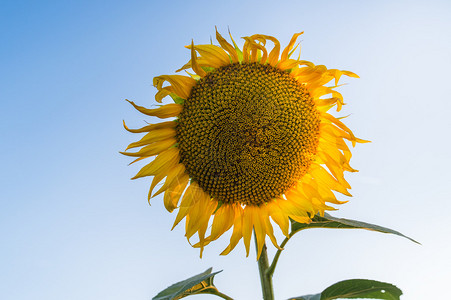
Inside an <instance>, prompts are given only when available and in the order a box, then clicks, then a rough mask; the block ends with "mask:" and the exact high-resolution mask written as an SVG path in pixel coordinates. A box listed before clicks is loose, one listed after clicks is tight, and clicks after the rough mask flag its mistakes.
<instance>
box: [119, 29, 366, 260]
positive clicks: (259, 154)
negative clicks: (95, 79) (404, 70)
mask: <svg viewBox="0 0 451 300" xmlns="http://www.w3.org/2000/svg"><path fill="white" fill-rule="evenodd" d="M301 34H302V32H301V33H296V34H294V35H293V37H292V38H291V40H290V42H289V44H288V45H287V46H286V47H285V48H284V49H283V51H282V52H281V48H280V43H279V41H278V40H277V39H276V38H274V37H272V36H268V35H261V34H255V35H252V36H248V37H244V38H243V39H244V41H245V42H244V46H243V48H242V49H240V48H239V47H238V46H237V44H236V43H235V41H234V40H233V38H232V36H231V35H230V39H231V43H229V42H228V41H227V40H226V39H224V38H223V37H222V36H221V35H220V34H219V33H218V31H217V30H216V39H217V41H218V43H219V45H213V44H207V45H194V43H193V42H191V45H189V46H186V47H187V48H188V49H190V51H191V59H190V61H189V62H188V63H187V64H185V65H184V66H183V67H182V68H181V69H179V70H177V72H178V71H181V70H185V71H186V70H188V69H191V70H192V71H191V72H188V71H186V73H187V74H188V76H184V75H162V76H157V77H155V78H154V79H153V85H154V86H155V87H156V88H157V89H158V92H157V93H156V95H155V99H156V101H157V102H159V103H162V99H163V98H164V97H166V96H170V97H172V99H173V101H174V103H170V104H165V105H161V106H159V107H158V108H152V109H149V108H145V107H142V106H138V105H136V104H135V103H134V102H132V101H129V102H130V103H131V104H132V105H133V106H134V107H135V108H136V109H137V110H138V111H140V112H141V113H143V114H145V115H147V116H153V117H158V118H162V119H166V118H170V120H169V121H166V122H161V123H156V124H149V125H146V126H144V127H142V128H140V129H129V128H128V127H127V126H126V125H125V123H124V127H125V129H126V130H128V131H129V132H132V133H146V134H145V135H144V136H143V137H142V138H141V139H140V140H139V141H137V142H134V143H131V144H130V145H129V146H128V147H127V149H126V150H125V151H127V150H129V149H132V148H140V150H139V151H138V152H121V153H122V154H125V155H128V156H132V157H137V159H136V160H135V161H133V162H136V161H139V160H142V159H146V158H153V160H152V161H151V162H150V163H148V164H146V165H145V166H144V167H142V169H141V170H140V171H139V172H138V173H137V174H136V176H135V177H133V178H132V179H136V178H141V177H146V176H153V180H152V183H151V184H150V191H149V194H148V199H149V201H150V198H151V197H155V196H157V195H159V194H161V193H164V197H163V199H164V205H165V207H166V209H167V210H168V211H169V212H172V211H174V210H175V209H178V212H177V216H176V218H175V222H174V227H175V226H176V225H177V224H179V223H180V221H182V220H183V219H185V222H186V238H187V239H188V241H189V242H190V239H191V238H192V237H193V236H194V235H196V234H197V236H198V240H196V242H194V244H193V243H191V242H190V243H191V244H192V245H193V246H194V247H198V248H200V249H201V250H200V254H201V256H202V251H203V249H204V247H205V246H206V245H207V244H209V243H210V242H212V241H214V240H216V239H218V238H219V237H220V236H221V235H222V234H224V233H225V232H227V231H228V230H231V229H232V230H233V231H232V235H231V238H230V243H229V245H228V247H227V248H226V249H225V250H224V251H223V252H222V253H221V254H223V255H226V254H228V253H229V252H230V251H232V250H233V249H234V248H235V246H236V245H237V244H238V242H239V241H240V240H241V239H242V238H243V240H244V245H245V248H246V253H247V255H249V248H250V240H251V235H252V232H254V233H255V238H256V243H257V256H259V255H260V253H261V251H262V248H263V245H264V244H265V239H266V236H268V237H269V238H270V240H271V241H272V243H273V244H274V246H275V247H277V248H279V246H278V244H277V241H276V238H275V236H274V232H273V225H274V224H277V225H278V226H279V227H280V229H281V231H282V233H283V234H284V235H286V236H288V235H289V222H290V221H289V220H290V218H291V219H292V220H295V221H297V222H301V223H309V222H310V221H311V218H312V217H313V216H314V215H315V214H318V213H319V214H321V215H323V214H324V211H325V210H334V209H335V208H334V207H332V206H330V205H329V204H342V203H344V202H346V201H339V200H337V198H336V196H335V194H334V191H335V192H339V193H342V194H344V195H347V196H351V195H350V194H349V192H348V189H350V188H351V187H350V185H349V183H348V182H346V180H345V178H344V176H343V173H344V171H349V172H356V170H355V169H353V168H352V167H351V166H350V165H349V161H350V158H351V152H350V150H349V147H348V145H347V143H346V142H345V141H348V142H351V143H352V146H355V143H356V142H359V143H362V142H366V141H364V140H361V139H358V138H356V137H355V136H354V134H353V133H352V131H351V130H350V129H349V128H348V127H347V126H346V125H345V124H343V123H342V121H340V120H339V119H337V118H335V117H334V116H332V115H331V114H329V113H328V112H327V111H328V110H329V109H331V108H332V107H335V106H336V109H337V111H340V109H341V107H342V105H343V104H344V103H343V98H342V95H341V94H340V93H339V92H337V91H336V90H335V88H336V87H337V86H338V81H339V79H340V77H341V76H342V75H346V76H350V77H358V76H357V75H356V74H354V73H352V72H349V71H343V70H337V69H327V68H326V67H325V66H323V65H314V64H313V63H311V62H309V61H305V60H300V59H299V57H298V58H297V59H293V58H292V54H293V52H294V51H295V50H296V48H297V47H298V46H299V44H297V45H296V46H295V43H296V40H297V38H298V37H299V36H300V35H301ZM268 41H269V42H271V43H272V44H273V47H272V49H271V51H269V53H268V49H267V46H266V44H267V42H268ZM299 56H300V53H299ZM332 80H334V83H333V85H332V86H325V84H327V83H329V82H331V81H332ZM127 101H128V100H127ZM174 117H175V118H174ZM163 179H164V183H163V184H160V185H159V189H158V190H157V191H155V192H154V189H155V188H156V187H157V185H158V184H159V183H160V182H162V181H163ZM174 227H173V228H174Z"/></svg>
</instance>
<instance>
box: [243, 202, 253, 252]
mask: <svg viewBox="0 0 451 300" xmlns="http://www.w3.org/2000/svg"><path fill="white" fill-rule="evenodd" d="M253 209H254V206H253V205H246V207H245V208H244V211H243V240H244V246H245V248H246V257H247V256H249V249H250V245H251V237H252V228H253V225H254V219H253V217H254V214H253Z"/></svg>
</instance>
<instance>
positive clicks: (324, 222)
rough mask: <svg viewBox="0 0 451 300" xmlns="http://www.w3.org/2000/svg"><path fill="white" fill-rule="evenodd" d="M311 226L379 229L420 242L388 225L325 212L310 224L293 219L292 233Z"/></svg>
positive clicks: (315, 217)
mask: <svg viewBox="0 0 451 300" xmlns="http://www.w3.org/2000/svg"><path fill="white" fill-rule="evenodd" d="M309 228H336V229H341V228H345V229H346V228H354V229H366V230H372V231H378V232H382V233H391V234H396V235H399V236H402V237H404V238H406V239H409V240H411V241H412V242H415V243H417V244H419V243H418V242H417V241H415V240H414V239H412V238H410V237H408V236H405V235H404V234H402V233H400V232H398V231H396V230H393V229H389V228H386V227H382V226H378V225H374V224H370V223H365V222H360V221H355V220H349V219H342V218H335V217H332V216H331V215H329V214H327V213H325V214H324V217H321V216H319V215H316V216H314V217H313V219H312V222H311V223H310V224H303V223H298V222H296V221H293V220H292V221H291V233H290V235H291V236H293V235H294V234H296V233H297V232H299V231H301V230H304V229H309Z"/></svg>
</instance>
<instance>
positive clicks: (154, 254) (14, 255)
mask: <svg viewBox="0 0 451 300" xmlns="http://www.w3.org/2000/svg"><path fill="white" fill-rule="evenodd" d="M449 15H451V3H450V2H448V1H428V2H427V3H426V2H425V1H377V2H367V1H279V2H278V3H277V4H275V2H274V1H227V2H222V3H219V2H214V1H171V2H170V3H169V2H164V1H127V2H125V1H38V2H36V1H2V2H1V4H0V28H1V29H0V40H1V43H0V116H1V117H0V128H1V130H0V142H1V145H2V147H0V163H1V166H2V167H1V168H0V186H1V188H0V201H1V205H2V209H1V210H0V245H1V247H0V299H4V300H25V299H46V300H53V299H55V300H57V299H58V300H59V299H67V300H76V299H83V300H90V299H93V300H94V299H108V300H116V299H117V300H119V299H138V300H139V299H142V300H144V299H151V298H152V297H153V296H155V295H156V294H157V293H158V292H159V291H160V290H162V289H164V288H165V287H167V286H168V285H170V284H172V283H174V282H176V281H178V280H182V279H185V278H186V277H189V276H191V275H194V274H197V273H200V272H202V271H204V270H206V269H207V268H209V267H213V269H214V270H224V271H223V272H222V273H221V274H219V275H217V277H216V278H215V283H216V285H217V286H218V288H219V289H220V290H222V291H223V292H224V293H226V294H228V295H230V296H232V297H233V298H235V299H260V298H261V296H260V295H261V292H260V282H259V277H258V270H257V264H256V257H255V253H254V252H255V251H254V250H253V249H251V255H250V256H249V257H248V258H245V252H244V246H243V244H242V242H241V243H240V244H239V245H238V246H237V248H236V249H235V250H234V251H233V252H232V253H231V254H230V255H228V256H225V257H223V256H219V253H220V252H221V251H222V249H224V248H225V247H226V245H227V242H228V235H226V236H224V237H223V238H221V239H220V240H219V241H218V242H217V243H215V244H212V245H209V246H208V247H207V248H206V250H205V252H204V257H203V258H202V259H199V253H198V250H196V249H193V248H191V246H190V245H189V244H188V243H187V241H186V239H185V238H184V226H183V225H182V226H180V225H179V226H178V227H177V228H176V229H174V230H173V231H172V232H171V231H170V228H171V227H172V223H173V220H174V218H175V215H174V214H169V213H168V212H167V211H166V210H165V209H164V206H163V204H162V197H156V198H155V199H153V200H152V206H149V205H148V203H147V190H148V186H149V179H142V180H135V181H131V180H129V179H130V178H131V177H132V176H134V174H135V173H136V172H137V171H138V169H139V168H140V166H138V165H132V166H127V164H128V163H129V162H130V159H129V158H128V157H124V156H121V155H120V154H119V153H118V151H122V150H123V149H125V147H126V145H128V144H129V143H130V142H132V141H135V140H136V136H134V135H132V134H130V133H128V132H126V131H125V130H124V129H123V127H122V120H126V122H127V124H128V125H129V126H130V127H133V128H135V127H138V126H141V125H142V124H144V119H143V116H142V115H140V114H139V113H138V112H136V111H135V110H134V109H133V108H132V107H131V106H130V105H129V104H128V103H127V102H126V101H125V100H124V99H130V100H133V101H135V102H136V103H137V104H139V105H144V106H150V105H152V104H154V103H155V102H154V98H153V97H154V95H155V92H156V89H155V88H153V87H152V78H153V77H155V76H158V75H161V74H173V73H174V72H175V70H176V69H178V68H180V67H181V66H182V65H183V64H185V63H186V62H187V61H188V60H189V51H188V50H187V49H185V48H184V47H183V46H184V45H187V44H189V43H190V42H191V39H194V42H195V43H209V42H210V37H213V36H214V28H215V26H217V27H218V30H219V31H220V32H222V33H223V34H224V35H226V33H227V29H228V28H230V31H231V32H232V34H233V36H234V37H235V39H236V40H240V39H239V37H242V36H247V35H252V34H254V33H262V34H268V35H274V36H276V37H277V38H279V40H280V41H281V43H282V46H285V45H286V43H287V42H288V41H289V39H290V38H291V36H292V34H293V33H295V32H299V31H305V34H304V35H303V36H302V38H301V40H302V44H301V45H302V53H301V57H302V58H303V59H305V60H309V61H312V62H313V63H315V64H324V65H326V66H327V67H328V68H337V69H344V70H350V71H353V72H355V73H357V74H358V75H360V77H361V78H360V79H352V78H349V79H348V78H344V80H343V82H346V83H349V84H348V85H345V86H343V87H341V88H340V92H341V93H342V94H343V96H344V98H345V102H346V103H348V104H347V105H346V106H345V107H344V108H343V110H342V111H341V112H340V113H338V114H335V115H336V116H345V115H350V116H349V117H348V118H347V120H346V124H347V125H348V126H349V127H350V128H351V129H353V131H354V133H355V134H356V135H357V136H358V137H361V138H364V139H369V140H371V141H372V143H370V144H359V145H357V146H356V148H355V149H354V150H353V158H352V160H351V165H352V166H353V167H354V168H356V169H358V170H360V172H359V173H353V174H347V177H346V178H347V179H349V182H350V184H351V186H352V187H353V188H352V190H351V193H352V194H353V197H352V198H350V199H345V197H340V199H342V200H350V201H349V202H348V203H347V204H344V205H341V206H340V207H339V210H338V211H336V212H333V213H332V214H333V215H334V216H338V217H346V218H351V219H357V220H361V221H366V222H370V223H375V224H378V225H382V226H386V227H389V228H393V229H395V230H398V231H401V232H402V233H404V234H406V235H408V236H411V237H412V238H414V239H416V240H418V241H419V242H421V243H422V245H421V246H420V245H416V244H414V243H412V242H410V241H408V240H407V239H403V238H399V237H396V236H391V235H386V234H380V233H374V232H367V231H359V230H341V231H336V230H309V231H306V232H304V233H302V234H299V235H298V236H296V237H295V238H293V240H292V241H290V243H289V244H288V245H287V247H286V250H285V251H284V253H283V254H282V257H281V259H280V261H279V265H278V268H277V269H276V273H275V276H274V285H275V295H276V299H287V298H288V297H293V296H299V295H303V294H309V293H316V292H320V291H321V290H323V289H324V288H325V287H327V286H329V285H330V284H333V283H335V282H337V281H340V280H343V279H350V278H367V279H374V280H380V281H386V282H390V283H393V284H395V285H397V286H398V287H400V288H401V289H402V290H403V292H404V296H403V298H402V299H406V300H423V299H442V298H443V297H441V296H440V295H441V293H440V291H441V290H445V289H446V288H447V285H448V282H449V278H451V271H450V267H451V259H450V258H449V253H450V252H451V241H450V238H449V237H450V236H451V221H450V218H449V211H450V209H451V204H450V199H451V197H450V196H451V192H450V189H449V185H450V182H451V178H450V175H449V169H450V167H451V159H450V155H449V153H448V152H449V150H448V149H449V148H450V146H451V143H450V140H449V131H450V129H451V121H450V118H449V112H450V111H451V102H450V100H449V99H450V96H449V95H450V93H449V91H448V87H449V70H450V69H451V56H450V53H451V20H450V18H449ZM241 44H242V43H241ZM147 121H151V120H149V119H147ZM279 240H280V241H281V240H282V239H281V238H280V234H279ZM269 252H270V255H272V254H274V249H272V246H270V249H269ZM210 298H211V297H209V296H195V297H194V298H193V299H210Z"/></svg>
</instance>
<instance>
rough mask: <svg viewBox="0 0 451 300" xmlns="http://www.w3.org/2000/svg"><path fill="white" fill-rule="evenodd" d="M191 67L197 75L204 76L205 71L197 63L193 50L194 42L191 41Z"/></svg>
mask: <svg viewBox="0 0 451 300" xmlns="http://www.w3.org/2000/svg"><path fill="white" fill-rule="evenodd" d="M191 68H192V69H193V71H194V72H196V74H197V75H199V76H200V77H205V75H207V72H205V71H204V70H203V69H202V68H201V67H200V66H199V65H198V64H197V56H196V51H194V42H193V41H191Z"/></svg>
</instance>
